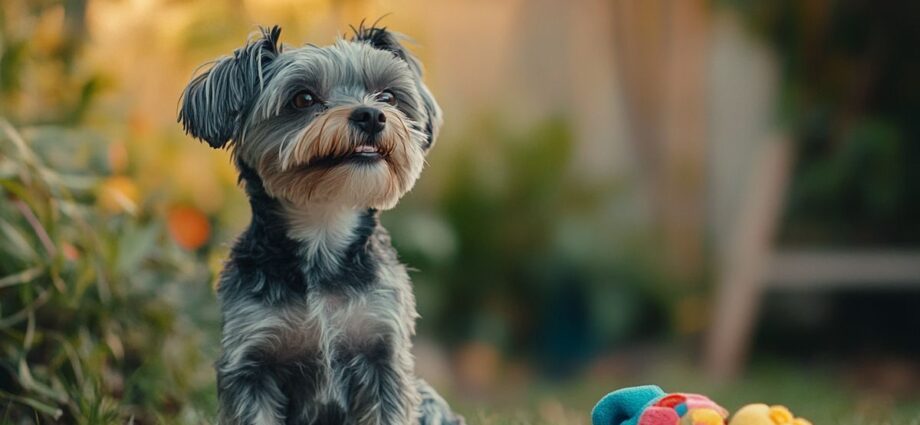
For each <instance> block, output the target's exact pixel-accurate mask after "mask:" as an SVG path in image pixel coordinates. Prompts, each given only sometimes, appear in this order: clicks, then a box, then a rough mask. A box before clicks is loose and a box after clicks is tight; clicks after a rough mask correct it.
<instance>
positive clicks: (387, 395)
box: [341, 343, 419, 425]
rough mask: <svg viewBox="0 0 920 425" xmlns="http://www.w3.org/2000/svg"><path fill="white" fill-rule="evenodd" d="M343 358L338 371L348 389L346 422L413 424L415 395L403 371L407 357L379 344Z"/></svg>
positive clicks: (405, 371)
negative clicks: (347, 420) (402, 356)
mask: <svg viewBox="0 0 920 425" xmlns="http://www.w3.org/2000/svg"><path fill="white" fill-rule="evenodd" d="M406 355H408V354H406ZM345 360H346V361H345V362H343V364H342V365H341V367H342V369H341V371H342V372H341V373H342V375H343V378H344V384H345V388H346V389H347V391H348V394H347V399H348V419H349V422H348V423H349V425H352V424H354V425H411V424H415V422H416V421H417V412H416V408H417V406H418V404H419V395H418V389H417V388H416V386H415V383H414V380H413V379H412V375H411V370H407V369H411V366H409V365H411V363H410V362H409V361H410V359H408V358H405V359H404V358H401V356H400V355H396V354H394V352H393V350H392V348H391V347H389V346H387V345H386V344H383V343H381V344H380V345H379V346H375V347H373V348H371V349H369V350H361V351H359V352H357V353H354V354H352V355H350V356H349V358H347V359H345Z"/></svg>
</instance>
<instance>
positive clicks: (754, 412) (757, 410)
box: [729, 404, 811, 425]
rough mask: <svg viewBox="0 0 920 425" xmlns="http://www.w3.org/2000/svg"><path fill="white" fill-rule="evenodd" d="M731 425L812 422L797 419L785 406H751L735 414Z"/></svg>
mask: <svg viewBox="0 0 920 425" xmlns="http://www.w3.org/2000/svg"><path fill="white" fill-rule="evenodd" d="M729 425H811V422H809V421H807V420H805V419H802V418H797V417H795V416H794V415H793V414H792V412H790V411H789V409H787V408H786V407H784V406H767V405H766V404H749V405H747V406H744V407H742V408H741V409H738V411H737V412H735V415H734V416H732V420H731V422H729Z"/></svg>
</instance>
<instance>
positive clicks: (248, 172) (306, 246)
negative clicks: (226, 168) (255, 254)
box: [238, 164, 379, 281]
mask: <svg viewBox="0 0 920 425" xmlns="http://www.w3.org/2000/svg"><path fill="white" fill-rule="evenodd" d="M238 165H239V170H240V180H241V182H244V183H245V189H246V194H247V195H248V197H249V203H250V206H251V208H252V222H251V223H250V229H249V232H248V233H249V234H250V237H251V238H253V239H255V240H256V241H257V243H259V244H261V245H264V246H266V247H272V248H277V249H280V250H284V251H285V254H286V255H292V256H294V257H296V263H297V264H298V265H299V268H300V269H301V270H302V271H303V274H304V276H305V277H306V278H307V280H308V281H314V280H317V281H326V280H330V279H334V278H335V276H336V275H338V274H340V273H341V272H342V270H343V269H345V268H348V267H349V266H350V263H351V262H353V261H355V259H356V258H357V257H358V256H362V255H365V254H366V253H365V252H363V251H364V249H365V247H366V246H367V243H368V239H369V238H370V236H371V234H373V232H374V230H375V229H376V228H377V226H378V223H379V222H378V218H377V211H376V210H373V209H366V208H353V207H346V206H343V205H333V204H322V203H312V204H309V205H303V206H299V205H298V206H295V205H293V204H290V203H287V202H285V201H282V200H279V199H276V198H273V197H271V196H270V195H269V194H268V193H266V191H265V188H264V187H263V185H262V180H261V178H259V176H258V174H257V173H256V172H255V170H253V169H252V168H251V167H248V166H246V165H245V164H238Z"/></svg>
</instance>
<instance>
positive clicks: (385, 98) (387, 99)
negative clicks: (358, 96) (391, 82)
mask: <svg viewBox="0 0 920 425" xmlns="http://www.w3.org/2000/svg"><path fill="white" fill-rule="evenodd" d="M377 101H378V102H383V103H389V104H390V105H396V95H394V94H393V93H392V92H391V91H389V90H385V91H382V92H380V94H378V95H377Z"/></svg>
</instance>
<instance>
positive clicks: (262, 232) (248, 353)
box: [178, 23, 464, 425]
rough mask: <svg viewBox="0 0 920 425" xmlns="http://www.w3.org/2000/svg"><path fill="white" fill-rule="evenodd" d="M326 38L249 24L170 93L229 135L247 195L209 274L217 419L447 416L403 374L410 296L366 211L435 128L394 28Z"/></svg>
mask: <svg viewBox="0 0 920 425" xmlns="http://www.w3.org/2000/svg"><path fill="white" fill-rule="evenodd" d="M352 30H353V32H354V34H353V36H351V37H350V38H349V39H345V38H339V39H338V40H336V41H335V42H334V43H333V44H331V45H329V46H324V47H320V46H316V45H312V44H306V45H303V46H301V47H295V48H286V47H283V46H282V45H280V44H279V36H280V33H281V29H280V28H279V27H277V26H275V27H272V28H260V30H259V32H257V33H256V34H254V35H253V36H251V37H250V38H249V40H248V41H247V42H246V43H245V45H243V46H242V47H240V48H238V49H236V50H235V51H234V52H233V54H232V55H229V56H225V57H223V58H220V59H217V60H216V61H214V62H212V63H210V65H209V66H208V67H207V69H206V70H205V71H204V72H203V73H200V74H199V75H198V76H196V77H194V78H193V79H192V80H191V82H190V83H189V84H188V86H187V87H186V88H185V90H184V92H183V93H182V96H181V100H180V108H179V116H178V122H179V123H181V125H182V127H183V129H184V130H185V132H186V133H187V134H189V135H191V136H193V137H194V138H197V139H200V140H202V141H204V142H207V143H208V144H209V145H210V146H211V147H214V148H228V149H229V150H230V151H231V158H232V160H233V161H234V163H235V165H236V167H237V169H238V171H239V181H240V184H241V185H242V186H243V187H244V188H245V192H246V194H247V196H248V198H249V203H250V206H251V208H252V220H251V223H250V224H249V227H248V228H247V229H246V230H245V231H244V232H243V233H242V234H241V235H240V236H239V238H238V239H237V240H236V242H235V244H234V245H233V247H232V249H231V252H230V256H229V259H228V260H227V262H226V263H225V266H224V269H223V271H222V272H221V275H220V280H219V284H220V286H219V289H218V298H219V301H220V305H221V315H222V325H221V332H222V337H221V344H222V354H221V356H220V359H219V360H218V361H217V363H216V365H215V368H216V370H217V392H218V399H219V411H218V422H219V423H220V424H224V425H231V424H232V425H236V424H246V425H249V424H259V425H262V424H313V425H320V424H355V425H406V424H420V425H441V424H444V425H455V424H463V423H464V421H463V418H462V417H460V416H459V415H456V414H455V413H453V412H452V411H451V409H450V407H449V406H448V405H447V403H446V402H445V401H444V400H443V398H441V397H440V396H439V395H438V394H437V393H436V392H435V391H434V390H433V389H431V388H430V387H429V386H428V385H427V384H426V383H425V382H423V381H421V380H419V379H417V378H416V377H415V374H414V370H413V369H414V360H413V357H412V354H411V352H410V349H411V346H412V341H411V338H412V336H413V334H414V332H415V320H416V318H417V313H416V310H415V298H414V295H413V293H412V288H411V283H410V280H409V276H408V274H407V272H406V268H405V266H403V265H402V264H401V263H400V262H399V261H398V260H397V257H396V252H395V250H394V249H393V247H392V246H391V243H390V237H389V235H388V233H387V231H386V230H385V229H384V228H383V227H382V226H381V225H380V221H379V219H378V215H379V212H380V211H382V210H387V209H390V208H392V207H393V206H394V205H396V203H397V201H398V200H399V199H400V197H402V196H403V195H404V194H406V192H408V191H409V190H410V189H411V188H412V186H413V185H414V183H415V181H416V179H418V177H419V174H420V173H421V171H422V168H423V166H424V164H425V156H426V153H427V152H428V150H429V149H431V147H432V146H433V145H434V143H435V140H436V139H437V136H438V130H439V128H440V126H441V122H442V118H441V111H440V108H439V106H438V104H437V103H436V101H435V99H434V97H433V96H432V94H431V92H430V91H429V90H428V88H427V87H426V86H425V84H424V83H423V82H422V72H421V66H420V63H419V61H418V60H417V59H416V58H415V57H414V56H412V55H411V54H410V52H409V51H408V50H407V49H406V48H405V47H404V46H403V44H402V43H401V42H402V41H403V37H402V36H401V35H399V34H397V33H394V32H391V31H389V30H387V29H386V28H382V27H377V26H376V24H375V25H371V26H369V27H368V26H365V25H364V23H362V24H361V25H360V26H359V27H358V28H354V27H352Z"/></svg>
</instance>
